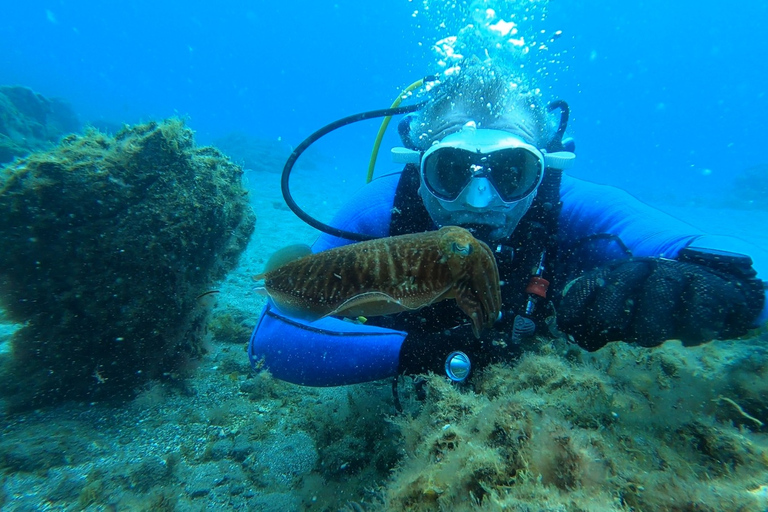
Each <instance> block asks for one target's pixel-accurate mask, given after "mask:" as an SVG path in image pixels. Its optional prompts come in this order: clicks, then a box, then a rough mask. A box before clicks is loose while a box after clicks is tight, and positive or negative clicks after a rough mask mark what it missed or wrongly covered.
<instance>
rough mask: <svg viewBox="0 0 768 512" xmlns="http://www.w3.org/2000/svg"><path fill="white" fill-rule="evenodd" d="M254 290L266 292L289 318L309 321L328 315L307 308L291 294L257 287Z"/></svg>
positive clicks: (276, 306) (276, 307) (277, 307)
mask: <svg viewBox="0 0 768 512" xmlns="http://www.w3.org/2000/svg"><path fill="white" fill-rule="evenodd" d="M262 290H263V288H262ZM256 291H257V292H258V293H264V294H266V295H267V296H268V297H269V299H270V301H271V302H272V305H273V306H274V307H275V309H277V310H278V311H279V312H280V313H282V314H284V315H286V316H289V317H291V318H296V319H298V320H303V321H305V322H309V323H311V322H314V321H315V320H320V319H321V318H324V317H326V316H328V315H327V314H326V313H325V312H318V311H314V310H312V309H311V308H308V307H307V306H306V305H305V304H301V303H300V302H298V301H297V300H296V298H295V297H292V296H291V295H288V294H282V293H280V292H273V293H267V292H266V290H264V291H263V292H262V291H261V290H259V289H257V290H256Z"/></svg>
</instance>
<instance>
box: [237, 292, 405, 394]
mask: <svg viewBox="0 0 768 512" xmlns="http://www.w3.org/2000/svg"><path fill="white" fill-rule="evenodd" d="M405 337H406V333H404V332H401V331H394V330H391V329H384V328H381V327H374V326H367V325H361V324H355V323H352V322H346V321H344V320H339V319H337V318H322V319H320V320H317V321H315V322H312V323H306V322H304V321H301V320H297V319H295V318H290V317H287V316H285V315H283V314H281V313H280V312H279V311H277V310H276V309H275V308H274V307H272V306H271V305H267V307H265V308H264V311H263V312H262V314H261V318H260V319H259V323H258V324H257V325H256V329H255V330H254V331H253V335H252V336H251V341H250V343H249V344H248V357H249V359H250V360H251V365H254V366H255V365H257V364H260V363H262V362H263V364H264V366H265V367H266V368H267V369H268V370H269V371H270V372H271V373H272V375H273V376H274V377H276V378H278V379H281V380H285V381H288V382H292V383H294V384H301V385H304V386H343V385H347V384H357V383H360V382H368V381H372V380H379V379H385V378H388V377H393V376H394V375H396V374H397V368H398V364H399V358H400V347H401V345H402V344H403V340H404V339H405Z"/></svg>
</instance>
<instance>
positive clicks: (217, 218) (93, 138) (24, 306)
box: [0, 120, 255, 408]
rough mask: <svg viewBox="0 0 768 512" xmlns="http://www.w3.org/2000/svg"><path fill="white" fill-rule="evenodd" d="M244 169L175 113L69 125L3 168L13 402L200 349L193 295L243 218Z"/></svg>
mask: <svg viewBox="0 0 768 512" xmlns="http://www.w3.org/2000/svg"><path fill="white" fill-rule="evenodd" d="M241 176H242V170H241V168H240V167H238V166H236V165H234V164H232V163H231V162H230V161H229V160H228V159H227V158H226V157H224V156H223V155H222V154H221V153H220V152H219V151H218V150H216V149H214V148H197V147H195V144H194V141H193V135H192V131H191V130H189V129H187V128H185V127H184V125H183V123H182V122H181V121H179V120H170V121H165V122H163V123H154V122H153V123H148V124H144V125H140V126H135V127H132V128H126V129H124V130H123V131H121V132H120V133H118V134H117V135H116V136H115V137H114V138H112V137H109V136H105V135H103V134H100V133H98V132H91V133H88V134H87V135H85V136H74V135H72V136H69V137H67V138H65V139H64V140H63V141H62V143H61V145H60V146H59V147H57V148H55V149H54V150H51V151H48V152H41V153H35V154H32V155H30V156H28V157H27V158H25V159H23V160H20V161H17V162H16V163H14V164H12V165H9V166H7V167H6V168H5V169H4V170H3V171H2V174H1V175H0V239H2V240H3V251H2V252H0V301H2V306H3V308H5V309H6V310H7V314H8V316H9V317H10V319H11V320H13V321H15V322H18V323H22V324H24V327H23V328H22V329H20V330H19V331H18V332H17V333H16V334H15V336H14V338H13V340H12V343H13V345H12V351H11V354H10V355H9V360H7V361H5V374H4V375H3V380H4V386H3V388H4V391H5V393H6V395H9V404H10V406H11V407H12V408H22V407H27V406H34V405H39V404H45V403H51V402H55V401H58V400H61V399H88V400H93V399H99V398H108V397H114V396H117V395H125V394H130V393H131V392H132V391H133V390H134V388H135V387H136V386H137V385H138V384H140V383H142V382H144V381H146V380H148V379H154V378H161V377H164V376H174V375H176V374H178V373H179V372H181V371H183V370H184V368H185V367H188V366H189V362H190V360H191V359H194V358H196V357H197V356H199V355H200V353H201V351H202V345H201V343H202V341H201V336H202V332H201V331H202V327H203V322H204V318H205V315H206V309H205V305H204V304H200V302H201V301H199V300H197V298H198V296H199V295H200V294H202V293H204V292H205V291H206V290H209V289H210V288H211V287H212V286H214V285H215V283H216V282H217V281H218V280H219V279H221V278H222V277H224V275H225V274H226V273H227V272H228V271H229V270H231V269H232V268H233V267H234V266H235V264H236V262H237V260H238V257H239V255H240V253H241V252H242V251H243V249H244V248H245V246H246V244H247V242H248V239H249V237H250V235H251V233H252V232H253V228H254V220H255V219H254V215H253V213H252V211H251V210H250V207H249V206H248V202H247V199H246V197H245V190H244V189H243V188H242V184H241Z"/></svg>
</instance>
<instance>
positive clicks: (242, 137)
mask: <svg viewBox="0 0 768 512" xmlns="http://www.w3.org/2000/svg"><path fill="white" fill-rule="evenodd" d="M212 144H213V145H214V146H216V147H217V148H219V149H220V150H222V151H223V152H224V153H225V154H226V155H227V156H229V157H230V158H231V159H232V161H234V162H237V163H238V164H240V165H242V166H243V169H246V170H252V171H265V172H276V173H279V172H282V171H283V166H284V165H285V161H286V160H287V159H288V156H289V155H290V154H291V147H290V146H289V145H288V144H286V143H284V142H281V141H276V140H267V139H262V138H259V137H253V136H251V135H247V134H245V133H242V132H232V133H230V134H227V135H225V136H224V137H221V138H218V139H215V140H214V141H213V143H212ZM316 159H317V155H316V154H314V152H313V150H312V148H310V149H309V150H308V151H307V153H306V154H305V155H303V156H302V158H300V159H299V160H298V161H297V162H296V168H297V169H314V168H316V167H317V165H316V164H315V160H316Z"/></svg>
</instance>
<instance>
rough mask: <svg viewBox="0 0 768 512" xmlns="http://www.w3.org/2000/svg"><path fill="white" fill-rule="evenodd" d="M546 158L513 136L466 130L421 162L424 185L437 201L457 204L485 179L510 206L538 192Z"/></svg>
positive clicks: (499, 132) (449, 138)
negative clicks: (455, 202)
mask: <svg viewBox="0 0 768 512" xmlns="http://www.w3.org/2000/svg"><path fill="white" fill-rule="evenodd" d="M544 167H545V161H544V155H543V154H542V152H541V151H539V150H538V149H537V148H536V147H535V146H532V145H530V144H527V143H525V142H523V141H522V140H520V139H519V138H517V137H515V136H514V135H512V134H511V133H509V132H505V131H502V130H490V129H469V130H468V129H466V127H465V128H464V129H462V130H461V131H459V132H456V133H453V134H451V135H448V136H447V137H445V138H444V139H443V140H442V141H440V142H438V143H436V144H434V145H433V146H432V147H430V148H429V149H428V150H427V151H426V152H425V153H424V155H423V156H422V158H421V181H422V183H423V185H424V186H425V187H426V188H427V190H429V192H430V193H431V194H432V195H434V196H435V197H436V198H438V199H440V200H442V201H447V202H452V201H456V200H457V199H458V198H459V196H461V194H462V193H463V192H464V190H465V189H466V188H467V187H468V186H469V185H470V183H472V181H473V180H476V179H479V178H485V179H486V180H488V182H489V183H490V185H491V186H492V187H493V188H494V189H495V191H496V195H497V196H498V198H499V200H500V201H501V202H502V203H503V204H505V205H509V204H512V203H517V202H518V201H520V200H522V199H525V198H526V197H528V196H530V195H531V194H532V193H534V192H535V191H536V189H537V188H538V186H539V184H541V180H542V179H543V178H544Z"/></svg>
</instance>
